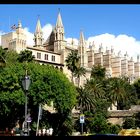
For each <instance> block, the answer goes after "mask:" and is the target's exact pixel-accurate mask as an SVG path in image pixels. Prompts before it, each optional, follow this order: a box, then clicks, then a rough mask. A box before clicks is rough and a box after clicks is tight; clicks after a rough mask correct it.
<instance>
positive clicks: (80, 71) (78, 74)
mask: <svg viewBox="0 0 140 140" xmlns="http://www.w3.org/2000/svg"><path fill="white" fill-rule="evenodd" d="M85 74H86V69H85V68H84V67H77V69H76V70H75V72H74V76H75V77H77V78H78V87H79V86H80V77H81V76H85Z"/></svg>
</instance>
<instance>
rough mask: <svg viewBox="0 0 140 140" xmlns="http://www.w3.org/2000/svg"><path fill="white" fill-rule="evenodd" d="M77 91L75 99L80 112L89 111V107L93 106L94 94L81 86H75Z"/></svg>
mask: <svg viewBox="0 0 140 140" xmlns="http://www.w3.org/2000/svg"><path fill="white" fill-rule="evenodd" d="M77 92H78V96H77V100H78V106H79V107H80V111H81V112H82V113H84V111H91V109H93V108H94V106H95V100H94V96H93V95H92V94H91V93H90V92H88V91H87V90H85V89H84V88H83V87H77Z"/></svg>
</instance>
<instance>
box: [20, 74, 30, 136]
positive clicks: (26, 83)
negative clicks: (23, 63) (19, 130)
mask: <svg viewBox="0 0 140 140" xmlns="http://www.w3.org/2000/svg"><path fill="white" fill-rule="evenodd" d="M30 83H31V80H30V77H29V76H28V75H25V77H24V78H23V79H22V86H23V89H24V91H25V121H24V133H25V134H27V133H28V134H29V130H28V127H27V95H28V89H29V86H30Z"/></svg>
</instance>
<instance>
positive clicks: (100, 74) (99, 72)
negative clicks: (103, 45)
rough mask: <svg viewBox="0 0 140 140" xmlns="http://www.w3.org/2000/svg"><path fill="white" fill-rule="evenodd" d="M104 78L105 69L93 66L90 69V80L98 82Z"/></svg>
mask: <svg viewBox="0 0 140 140" xmlns="http://www.w3.org/2000/svg"><path fill="white" fill-rule="evenodd" d="M105 76H106V69H105V68H104V67H102V66H101V65H95V66H93V67H92V70H91V78H93V77H94V78H96V79H99V80H102V79H104V78H105Z"/></svg>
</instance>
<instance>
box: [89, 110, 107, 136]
mask: <svg viewBox="0 0 140 140" xmlns="http://www.w3.org/2000/svg"><path fill="white" fill-rule="evenodd" d="M90 129H91V133H97V134H107V133H108V124H107V120H106V118H105V117H104V116H103V115H102V114H101V113H97V114H95V116H94V118H93V121H92V124H91V128H90Z"/></svg>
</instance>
